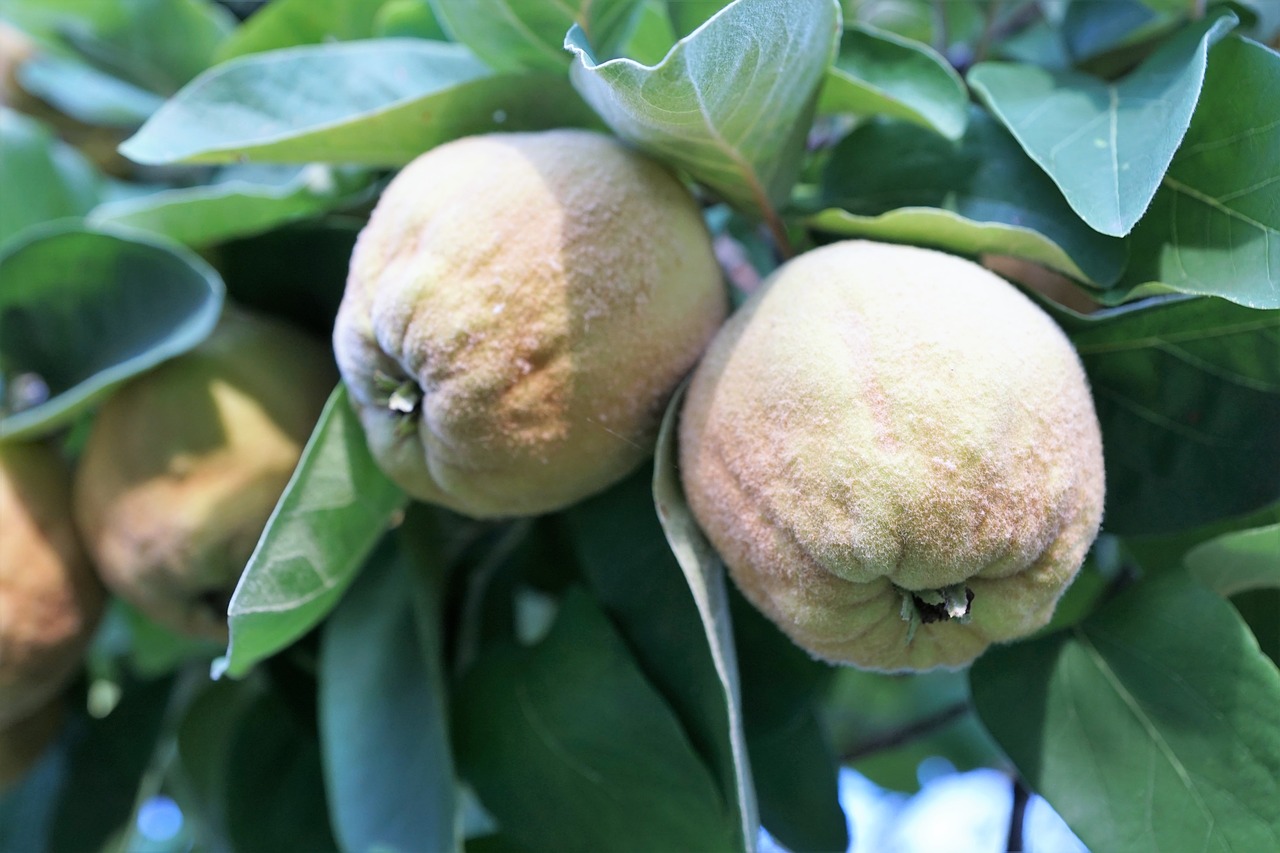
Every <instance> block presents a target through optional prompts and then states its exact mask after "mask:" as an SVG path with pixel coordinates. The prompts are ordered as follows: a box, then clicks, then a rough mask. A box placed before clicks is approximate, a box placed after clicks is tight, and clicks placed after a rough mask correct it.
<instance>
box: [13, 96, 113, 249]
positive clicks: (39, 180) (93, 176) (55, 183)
mask: <svg viewBox="0 0 1280 853" xmlns="http://www.w3.org/2000/svg"><path fill="white" fill-rule="evenodd" d="M0 186H2V187H4V192H3V193H2V194H0V245H3V244H4V242H5V241H6V240H8V239H9V238H10V237H12V236H13V235H15V234H17V233H18V232H19V231H21V230H22V229H24V228H26V227H28V226H30V225H35V224H37V223H39V222H47V221H49V220H51V219H60V218H62V217H66V216H82V215H84V214H86V213H88V212H89V210H90V209H91V208H92V207H93V206H94V205H95V204H97V203H98V195H99V192H100V178H99V177H98V174H97V173H96V172H95V171H94V169H93V166H91V165H89V162H88V161H87V160H85V159H84V157H82V156H81V155H80V152H78V151H76V150H75V149H74V148H72V147H71V146H69V145H67V144H65V143H63V142H60V141H59V140H58V138H57V137H55V136H54V135H53V133H52V132H50V131H49V130H48V129H47V128H45V127H44V126H43V125H42V124H40V122H38V121H36V120H35V119H32V118H28V117H27V116H25V115H23V114H22V113H18V112H14V111H13V110H11V109H9V108H8V107H5V106H0Z"/></svg>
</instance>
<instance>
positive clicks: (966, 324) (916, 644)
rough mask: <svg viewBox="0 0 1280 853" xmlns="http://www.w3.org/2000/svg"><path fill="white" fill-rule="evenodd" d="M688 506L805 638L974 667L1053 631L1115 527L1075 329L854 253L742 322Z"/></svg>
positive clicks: (802, 641) (986, 275) (794, 263)
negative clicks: (1107, 524) (1105, 532)
mask: <svg viewBox="0 0 1280 853" xmlns="http://www.w3.org/2000/svg"><path fill="white" fill-rule="evenodd" d="M679 441H680V450H679V463H680V474H681V478H682V481H683V485H684V488H685V491H686V494H687V497H688V501H689V505H690V508H691V510H692V511H693V513H694V516H695V517H696V518H697V520H698V521H699V523H700V524H701V526H702V528H703V529H704V531H705V532H706V534H707V536H708V538H709V539H710V541H711V542H712V544H713V545H714V546H715V547H716V548H717V550H718V551H719V553H720V555H721V556H722V558H723V559H724V562H725V563H726V565H727V567H728V569H729V572H730V574H731V576H732V577H733V579H734V580H735V581H736V583H737V584H738V586H739V587H740V588H741V589H742V591H743V593H744V594H745V595H746V597H747V598H748V599H749V600H751V601H752V602H753V603H754V604H755V605H756V606H757V607H758V608H759V609H760V610H762V611H763V612H764V613H765V614H766V615H767V616H769V617H770V618H771V619H773V621H774V622H775V623H777V624H778V626H779V627H780V628H781V629H782V630H783V631H784V632H785V633H786V634H788V635H789V636H790V637H791V638H792V640H794V641H795V642H796V643H797V644H798V645H800V646H802V647H803V648H805V649H807V650H808V651H809V652H810V653H811V654H812V655H814V656H816V657H819V658H823V659H825V660H828V661H832V662H842V663H848V664H852V665H854V666H857V667H861V668H865V669H873V670H882V671H902V670H927V669H931V668H934V667H952V668H954V667H960V666H963V665H966V664H968V663H969V662H971V661H972V660H974V659H975V658H976V657H977V656H978V655H979V654H981V653H982V651H983V650H984V649H986V648H987V646H988V645H990V644H991V643H996V642H1001V641H1006V640H1011V639H1013V638H1016V637H1021V636H1024V635H1026V634H1029V633H1031V632H1033V631H1035V630H1036V629H1037V628H1039V627H1041V626H1043V625H1044V624H1046V623H1047V622H1048V620H1049V618H1050V616H1051V615H1052V613H1053V610H1054V607H1055V605H1056V603H1057V601H1058V598H1059V597H1060V596H1061V594H1062V593H1063V591H1064V590H1065V588H1066V587H1067V585H1068V584H1069V583H1070V582H1071V580H1072V578H1073V577H1074V576H1075V574H1076V572H1077V571H1078V569H1079V567H1080V564H1081V562H1082V560H1083V559H1084V555H1085V552H1086V551H1087V550H1088V548H1089V545H1090V544H1091V543H1092V541H1093V539H1094V537H1095V535H1096V534H1097V531H1098V526H1099V523H1100V521H1101V517H1102V506H1103V491H1104V485H1103V459H1102V442H1101V435H1100V430H1099V426H1098V420H1097V416H1096V414H1095V412H1094V407H1093V400H1092V397H1091V395H1090V392H1089V387H1088V384H1087V381H1086V378H1085V375H1084V371H1083V369H1082V367H1081V365H1080V361H1079V358H1078V357H1077V355H1076V353H1075V350H1074V349H1073V348H1072V346H1071V344H1070V342H1069V341H1068V340H1067V338H1066V336H1065V335H1064V334H1063V333H1062V331H1061V330H1060V329H1059V328H1058V326H1057V325H1056V324H1055V323H1054V322H1053V321H1052V320H1051V319H1050V318H1049V316H1048V315H1047V314H1045V313H1044V312H1043V311H1041V310H1040V309H1039V308H1038V307H1037V306H1036V305H1035V304H1034V303H1033V302H1032V301H1031V300H1030V299H1028V298H1027V297H1026V296H1024V295H1023V294H1021V293H1020V292H1019V291H1018V290H1017V289H1016V288H1014V287H1013V286H1012V285H1010V284H1008V283H1006V282H1005V281H1004V280H1002V279H1000V278H999V277H997V276H995V275H993V274H992V273H990V272H988V271H986V270H984V269H982V268H981V267H979V266H978V265H977V264H974V263H972V262H970V261H967V260H963V259H961V258H956V257H952V256H950V255H946V254H943V253H941V252H935V251H929V250H926V249H919V248H912V247H908V246H891V245H881V244H875V243H869V242H860V241H848V242H842V243H837V244H834V245H829V246H825V247H822V248H820V249H816V250H814V251H811V252H808V253H806V254H804V255H802V256H800V257H798V258H795V259H793V260H791V261H790V262H788V263H787V264H785V265H784V266H782V267H781V268H780V269H779V270H778V271H777V272H776V273H775V274H774V275H773V277H772V278H771V280H770V281H768V282H766V284H765V285H764V286H763V287H762V288H761V290H759V291H758V292H756V293H755V294H754V295H753V296H752V298H751V299H750V300H749V301H748V302H747V304H746V305H744V307H743V308H742V309H741V310H740V311H739V312H738V313H737V314H736V315H735V316H734V317H732V318H730V320H729V322H728V323H726V324H725V327H724V329H723V330H722V331H721V332H720V334H719V335H718V336H717V337H716V339H715V341H714V342H713V343H712V345H711V347H710V348H709V350H708V352H707V355H706V357H705V359H704V360H703V362H702V364H701V365H700V366H699V367H698V370H697V372H696V373H695V374H694V378H693V381H692V383H691V385H690V388H689V391H688V396H687V398H686V400H685V403H684V407H683V410H682V418H681V423H680V432H679Z"/></svg>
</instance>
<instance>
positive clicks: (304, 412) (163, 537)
mask: <svg viewBox="0 0 1280 853" xmlns="http://www.w3.org/2000/svg"><path fill="white" fill-rule="evenodd" d="M335 379H336V377H335V376H334V373H333V367H332V361H331V360H330V358H329V354H328V352H327V351H326V350H325V347H324V346H323V344H322V343H320V342H319V341H316V340H314V339H312V338H311V337H309V336H307V335H305V334H303V333H302V332H299V331H297V330H295V329H293V328H292V327H290V326H288V325H285V324H283V323H280V322H278V321H276V320H272V319H267V318H265V317H261V316H258V315H254V314H249V313H247V312H242V311H238V310H233V309H228V311H227V312H226V313H225V314H224V315H223V318H222V320H221V321H220V322H219V324H218V327H217V329H216V330H215V331H214V333H213V334H212V335H211V336H210V337H209V338H208V339H207V340H205V341H204V342H203V343H202V344H200V346H198V347H196V348H195V349H193V350H191V351H190V352H188V353H186V354H184V355H181V356H179V357H177V358H174V359H172V360H170V361H167V362H165V363H164V364H162V365H160V366H159V367H157V368H156V369H154V370H152V371H150V372H148V373H146V374H144V375H143V376H141V377H139V378H137V379H135V380H134V381H132V382H130V383H129V384H128V385H126V386H125V387H124V388H122V389H121V390H119V391H117V392H116V393H115V394H113V395H112V396H111V398H110V399H109V400H108V401H107V403H106V404H105V405H104V406H103V407H102V409H101V411H99V412H98V415H97V417H96V419H95V420H94V423H93V429H92V431H91V432H90V435H89V439H88V441H87V442H86V444H85V449H84V454H83V456H82V457H81V460H80V465H79V468H78V470H77V472H76V481H75V495H74V499H75V518H76V523H77V524H78V525H79V527H80V531H81V534H82V536H83V538H84V541H85V544H86V546H87V547H88V548H89V551H90V553H91V554H92V556H93V558H94V560H95V562H96V563H97V566H98V569H99V571H100V573H101V575H102V578H103V580H104V581H105V582H106V584H107V586H108V587H110V588H111V590H112V591H113V592H115V593H116V594H117V595H119V596H120V597H121V598H123V599H124V600H126V601H128V602H129V603H131V604H133V605H134V606H135V607H137V608H138V609H139V610H140V611H142V612H143V613H145V614H146V615H148V616H150V617H151V618H152V619H154V620H155V621H157V622H159V623H160V624H162V625H165V626H167V627H169V628H171V629H172V630H175V631H178V632H181V633H184V634H188V635H192V636H203V637H207V638H209V639H213V640H219V641H225V639H226V636H227V622H226V605H227V601H228V600H229V598H230V595H231V592H232V591H233V590H234V588H235V584H236V582H237V581H238V579H239V577H240V574H241V572H242V571H243V570H244V567H245V564H246V563H247V562H248V559H249V556H250V555H251V554H252V553H253V549H254V546H255V545H256V544H257V542H258V537H259V536H260V535H261V533H262V530H263V527H264V526H265V525H266V522H267V518H268V517H269V516H270V514H271V510H272V509H273V508H274V507H275V505H276V501H277V500H278V499H279V497H280V494H281V492H283V491H284V487H285V485H286V484H287V483H288V481H289V477H290V475H291V474H292V473H293V469H294V467H295V466H296V465H297V463H298V459H299V457H300V456H301V454H302V448H303V446H304V445H305V444H306V441H307V438H308V437H309V436H310V434H311V430H312V427H313V426H314V425H315V422H316V419H317V418H318V417H319V415H320V411H321V409H322V408H323V407H324V402H325V400H326V398H327V397H328V394H329V392H330V391H331V390H332V389H333V384H334V381H335Z"/></svg>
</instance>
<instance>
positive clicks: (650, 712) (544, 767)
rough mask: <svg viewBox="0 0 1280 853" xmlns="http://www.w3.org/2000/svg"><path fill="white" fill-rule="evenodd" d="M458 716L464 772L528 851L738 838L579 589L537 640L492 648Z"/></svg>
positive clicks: (673, 726)
mask: <svg viewBox="0 0 1280 853" xmlns="http://www.w3.org/2000/svg"><path fill="white" fill-rule="evenodd" d="M454 713H455V742H456V746H457V749H458V760H459V764H460V766H461V767H462V769H463V772H464V775H465V777H466V778H467V780H468V781H469V782H470V783H471V784H472V785H473V786H474V787H475V789H476V791H477V792H478V793H479V794H480V798H481V800H482V801H483V802H484V805H485V807H486V808H488V810H489V811H490V812H492V813H493V815H494V817H496V818H497V819H498V822H499V823H500V824H501V826H502V830H503V832H504V834H507V835H509V836H511V837H512V838H514V839H517V840H518V841H520V842H521V843H522V844H524V845H525V846H527V847H528V848H530V849H533V850H563V851H591V853H594V851H599V850H609V849H616V848H618V847H619V846H622V847H625V848H628V849H634V850H729V849H734V848H736V847H740V846H741V844H742V841H741V839H740V838H736V837H735V836H736V835H737V827H736V820H735V819H733V818H731V817H730V816H729V815H727V814H726V810H725V806H724V802H723V800H722V799H721V798H720V796H719V794H718V792H717V789H716V785H715V782H714V781H713V780H712V778H711V775H710V773H709V772H708V771H707V768H706V765H704V764H703V763H702V762H701V761H700V760H699V758H698V756H697V753H695V752H694V750H693V748H692V746H691V745H690V744H689V741H688V739H687V738H686V737H685V734H684V732H683V731H682V730H681V728H680V723H679V721H678V720H677V719H676V716H675V714H674V713H672V711H671V708H670V707H669V706H668V705H667V704H666V703H665V702H663V700H662V697H661V696H660V695H659V694H658V693H657V691H655V690H654V689H653V687H652V686H650V684H649V683H648V682H647V681H646V680H645V678H644V676H643V675H642V674H641V673H640V671H639V669H638V668H637V667H636V664H635V661H634V660H633V659H632V657H631V655H630V653H629V652H628V650H627V647H626V644H625V643H624V642H623V641H622V639H621V638H620V637H619V636H618V635H617V633H616V632H615V631H614V629H613V627H612V626H611V625H610V624H609V620H608V619H607V618H606V617H605V616H604V614H603V613H602V612H601V611H600V610H599V609H598V607H597V606H596V605H595V604H594V603H593V601H592V599H591V598H590V597H589V596H588V595H586V594H585V593H584V592H582V591H581V590H580V589H573V590H571V591H570V592H569V594H568V595H566V597H565V598H564V600H563V602H562V603H561V606H560V610H559V613H558V615H557V617H556V620H555V623H554V624H553V625H552V628H551V632H550V633H549V634H548V635H547V636H546V638H545V639H544V640H543V641H542V642H541V643H539V644H538V645H537V646H534V647H532V648H517V647H504V646H494V647H490V649H489V651H488V653H487V654H486V655H485V656H483V657H481V658H480V659H479V660H478V661H477V662H476V664H475V665H474V667H472V669H471V670H470V671H469V672H468V674H467V676H466V677H465V678H464V679H463V681H462V683H461V684H460V685H459V688H458V692H457V698H456V701H455V704H454Z"/></svg>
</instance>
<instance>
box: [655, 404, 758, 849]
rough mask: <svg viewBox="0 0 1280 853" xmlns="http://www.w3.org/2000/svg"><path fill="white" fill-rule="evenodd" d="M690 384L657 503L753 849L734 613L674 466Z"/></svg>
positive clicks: (661, 469) (671, 417)
mask: <svg viewBox="0 0 1280 853" xmlns="http://www.w3.org/2000/svg"><path fill="white" fill-rule="evenodd" d="M686 388H687V385H682V386H681V387H680V388H679V389H678V390H677V391H676V393H675V395H673V396H672V398H671V402H670V403H669V404H668V406H667V411H666V414H665V415H664V416H663V418H662V428H661V430H660V431H659V432H658V445H657V448H656V450H655V451H654V460H653V504H654V508H655V509H656V510H657V513H658V520H659V521H660V522H661V524H662V532H663V533H664V534H665V535H666V538H667V544H668V545H669V547H670V552H671V553H672V554H673V555H675V558H676V561H677V562H678V563H679V565H680V570H681V571H682V572H683V573H684V579H685V583H686V584H688V587H689V591H690V592H691V593H693V600H694V603H695V604H697V606H698V616H699V618H700V619H701V622H702V631H703V634H704V636H705V637H706V643H707V646H708V648H709V649H710V650H711V660H712V662H713V663H714V665H715V671H716V676H717V678H718V680H719V685H718V686H719V692H720V693H722V694H723V696H724V703H725V709H724V714H725V717H724V721H723V722H722V723H721V724H720V725H723V726H725V727H726V735H725V736H726V738H727V742H728V746H729V747H730V749H731V752H730V753H729V755H728V756H725V755H724V752H723V749H722V750H720V756H719V764H720V767H721V777H722V778H724V777H725V776H727V773H726V769H727V768H726V767H725V764H726V761H727V759H729V758H731V759H732V769H733V780H734V787H735V795H736V796H735V798H736V800H737V804H738V811H739V815H740V820H741V827H742V830H741V831H742V836H743V838H744V839H745V840H746V846H747V848H748V850H753V849H754V848H755V843H756V835H757V834H758V833H757V829H758V827H759V824H760V817H759V813H758V811H757V806H756V793H755V785H754V783H753V782H752V778H751V760H750V754H749V752H748V750H747V744H746V727H745V723H744V721H743V713H742V686H741V682H740V680H739V674H738V653H737V648H736V646H735V645H734V639H733V622H732V619H733V617H732V616H731V615H730V611H729V598H728V590H727V588H726V585H725V573H724V566H723V564H722V563H721V562H720V558H719V557H718V556H717V555H716V552H715V549H714V548H712V547H711V543H710V542H708V541H707V538H706V537H705V536H704V535H703V534H702V530H701V529H700V528H699V527H698V522H697V520H696V519H695V518H694V517H693V513H692V512H691V511H690V509H689V505H688V503H687V502H686V501H685V497H684V487H683V486H682V485H681V484H680V475H679V473H678V470H679V469H678V468H677V467H676V440H677V439H676V434H677V432H678V430H677V424H678V423H679V417H680V406H681V403H682V402H683V400H684V393H685V389H686Z"/></svg>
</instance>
